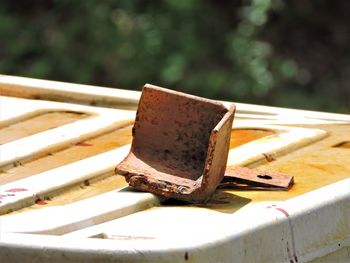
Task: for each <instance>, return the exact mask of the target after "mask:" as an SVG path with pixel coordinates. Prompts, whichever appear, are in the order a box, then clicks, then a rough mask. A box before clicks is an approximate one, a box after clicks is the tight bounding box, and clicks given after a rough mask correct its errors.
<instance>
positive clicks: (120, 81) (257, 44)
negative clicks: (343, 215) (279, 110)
mask: <svg viewBox="0 0 350 263" xmlns="http://www.w3.org/2000/svg"><path fill="white" fill-rule="evenodd" d="M349 11H350V5H349V4H347V1H335V2H334V1H332V2H330V1H326V0H319V1H316V0H311V1H282V0H250V1H214V0H212V1H209V0H207V1H199V0H165V1H144V0H135V1H128V0H119V1H116V0H115V1H97V0H86V1H68V0H33V1H25V0H21V1H2V2H0V39H1V43H0V73H2V74H10V75H19V76H28V77H34V78H44V79H53V80H61V81H68V82H76V83H86V84H94V85H104V86H110V87H118V88H127V89H136V90H138V89H140V87H141V86H142V85H143V84H144V83H152V84H155V85H160V86H164V87H168V88H172V89H176V90H180V91H185V92H188V93H192V94H197V95H200V96H204V97H209V98H216V99H224V100H231V101H241V102H247V103H259V104H268V105H277V106H285V107H295V108H308V109H316V110H328V111H338V112H347V113H349V112H350V88H349V84H350V76H349V75H350V74H349V73H350V61H349V58H350V50H349V49H348V46H349V44H350V43H349V42H350V39H349V30H348V29H349V28H348V27H349V25H350V21H349V20H350V19H349V16H348V15H347V13H348V12H349Z"/></svg>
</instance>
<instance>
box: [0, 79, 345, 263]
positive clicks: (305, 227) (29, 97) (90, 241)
mask: <svg viewBox="0 0 350 263" xmlns="http://www.w3.org/2000/svg"><path fill="white" fill-rule="evenodd" d="M0 91H1V95H2V96H1V97H0V134H1V128H6V127H8V126H9V125H12V124H16V123H19V122H21V121H23V120H25V119H28V118H30V117H32V116H37V115H38V114H43V113H46V112H52V111H56V112H78V113H84V114H87V115H88V116H87V117H86V118H82V119H79V120H76V121H74V122H71V123H68V124H65V125H61V126H59V127H56V128H53V129H49V130H44V131H42V132H39V133H36V134H32V135H30V136H26V137H23V138H20V139H16V140H13V141H10V142H8V143H5V144H3V145H0V167H2V169H3V170H2V171H0V180H1V176H5V175H6V176H8V177H9V178H10V179H11V175H12V174H11V173H13V174H15V173H16V171H15V168H16V165H19V166H24V167H25V166H26V164H28V163H29V164H30V163H31V162H35V160H39V161H40V158H43V157H44V156H47V155H53V154H55V153H57V152H59V151H61V150H63V149H67V148H69V147H72V145H79V144H80V145H83V146H84V145H85V146H89V145H90V144H89V143H85V141H87V140H92V139H94V138H96V137H98V136H102V135H104V134H106V133H109V132H113V131H118V130H120V129H123V128H124V127H127V126H128V125H130V124H132V122H133V118H134V114H135V111H134V110H135V109H136V105H137V100H138V98H139V93H137V92H129V91H122V90H116V89H108V88H99V87H91V86H83V85H76V84H69V83H60V82H52V81H44V80H34V79H27V78H19V77H11V76H1V75H0ZM53 100H55V101H53ZM67 101H70V103H67ZM93 105H98V106H99V107H97V106H93ZM237 110H238V111H237V115H236V119H235V121H234V126H233V128H234V129H235V130H252V129H253V130H255V129H256V130H261V131H272V134H270V135H268V136H265V137H262V138H259V139H254V140H250V141H247V142H245V143H243V144H241V145H239V146H237V147H234V148H232V149H231V150H230V153H229V159H228V165H248V166H258V165H272V166H275V169H280V170H283V169H286V171H288V172H289V173H292V172H293V169H292V170H291V168H290V167H289V168H288V167H287V166H288V163H293V162H295V163H296V165H299V163H298V160H299V159H298V158H300V160H302V159H303V156H305V158H309V159H310V158H313V156H312V153H311V154H310V151H313V148H312V147H313V145H316V144H317V145H319V146H317V147H318V148H317V149H316V150H317V151H319V152H320V153H319V155H317V154H316V150H315V157H314V159H315V160H314V162H312V163H310V165H313V166H314V169H317V160H318V159H317V158H321V157H322V156H321V155H320V154H327V151H325V153H324V152H322V151H321V150H322V149H323V148H322V147H324V148H325V147H333V146H334V143H335V142H338V141H339V140H340V142H341V141H348V140H349V137H348V134H349V133H348V134H346V132H343V133H341V132H339V131H338V130H334V131H333V130H332V129H328V128H327V127H333V126H334V127H335V128H334V129H336V128H337V127H340V125H342V126H341V127H345V128H348V129H349V125H350V116H349V115H341V114H330V113H319V112H309V111H300V110H290V109H279V108H273V107H265V106H255V105H247V104H237ZM349 131H350V129H349ZM336 132H337V134H338V133H339V135H337V136H338V137H337V138H335V134H336ZM344 134H345V135H344ZM84 143H85V144H84ZM128 143H129V142H126V143H125V144H123V145H120V146H118V147H115V148H112V149H108V150H105V151H102V152H99V153H98V154H95V155H92V156H89V157H87V158H81V159H78V160H76V159H74V160H73V161H72V162H68V163H65V164H63V165H61V166H58V167H55V168H48V169H43V170H42V171H40V172H37V173H33V174H30V176H25V175H24V176H22V177H21V178H19V179H16V180H8V181H6V182H5V183H2V184H1V185H0V201H1V203H0V214H1V216H0V259H1V260H0V262H114V261H121V262H186V261H189V262H311V261H315V262H327V261H322V260H326V259H327V258H328V259H329V260H330V261H333V259H334V261H335V260H337V262H349V261H350V255H349V247H350V205H349V204H350V179H349V177H350V174H349V173H348V172H349V171H350V162H348V163H345V164H344V165H345V166H344V167H340V164H341V163H342V161H341V160H335V161H334V163H333V162H332V158H333V159H334V158H342V159H345V160H347V159H346V158H348V157H349V158H348V160H350V154H349V152H350V149H337V148H334V147H333V148H332V152H337V153H339V157H337V156H330V157H329V167H330V169H333V170H331V172H333V171H334V175H332V176H330V177H325V178H323V177H322V176H323V173H325V171H322V172H321V170H320V169H321V168H322V167H321V166H320V165H319V166H318V169H319V173H317V172H313V171H314V170H312V171H311V172H310V171H308V172H307V171H306V170H305V174H306V175H305V176H303V174H302V172H300V171H302V170H303V167H296V171H295V172H296V174H297V175H298V176H296V186H295V191H294V190H293V189H292V191H290V192H279V193H276V192H273V193H271V192H254V191H251V192H248V193H246V192H237V191H236V192H235V191H225V190H218V191H217V193H216V194H215V196H214V197H213V200H212V201H211V202H209V203H208V204H205V205H201V206H198V205H183V204H182V205H181V204H176V203H175V204H172V203H170V204H169V203H167V202H166V201H165V200H162V199H160V198H158V197H157V196H155V195H152V194H149V193H141V192H136V191H133V190H132V189H130V188H129V187H127V186H126V185H125V183H123V182H122V181H121V178H120V177H119V176H115V175H113V168H114V167H115V165H116V164H117V163H118V162H119V161H120V160H122V158H124V157H125V155H126V154H127V152H128V150H129V147H130V146H129V145H128ZM87 148H88V147H85V148H84V147H82V148H81V151H83V150H85V149H87ZM323 157H324V156H323ZM275 159H278V161H276V162H274V161H273V160H275ZM326 159H327V158H326ZM53 160H55V159H53ZM266 160H269V161H273V162H271V164H270V163H267V161H266ZM274 163H276V164H274ZM301 165H302V164H300V166H301ZM320 167H321V168H320ZM332 167H333V168H332ZM12 168H13V169H12ZM287 168H288V169H287ZM11 169H12V170H11ZM315 171H317V170H315ZM328 172H329V171H328ZM298 180H299V181H298ZM322 180H323V181H322Z"/></svg>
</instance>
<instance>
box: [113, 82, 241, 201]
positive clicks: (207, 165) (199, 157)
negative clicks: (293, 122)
mask: <svg viewBox="0 0 350 263" xmlns="http://www.w3.org/2000/svg"><path fill="white" fill-rule="evenodd" d="M234 112H235V106H234V105H233V104H232V105H231V106H230V107H229V108H227V107H225V106H224V105H223V104H222V103H220V102H217V101H213V100H209V99H204V98H200V97H197V96H192V95H188V94H185V93H181V92H176V91H172V90H168V89H164V88H160V87H156V86H153V85H149V84H146V85H145V86H144V87H143V89H142V95H141V99H140V102H139V105H138V109H137V113H136V119H135V123H134V127H133V130H132V135H133V141H132V146H131V150H130V152H129V154H128V156H127V157H126V158H125V159H124V160H123V161H122V162H121V163H120V164H118V166H117V167H116V173H118V174H120V175H123V176H124V177H125V178H126V181H127V182H128V183H129V185H131V186H132V187H134V188H136V189H139V190H143V191H148V192H152V193H155V194H158V195H161V196H164V197H170V198H175V199H179V200H184V201H188V202H202V201H205V200H207V199H208V198H210V196H211V195H212V194H213V192H214V191H215V189H216V188H217V186H218V185H219V183H220V182H221V180H222V179H223V177H224V173H225V169H226V162H227V156H228V151H229V144H230V133H231V128H232V122H233V118H234Z"/></svg>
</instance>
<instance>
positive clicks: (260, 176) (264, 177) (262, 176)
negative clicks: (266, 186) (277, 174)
mask: <svg viewBox="0 0 350 263" xmlns="http://www.w3.org/2000/svg"><path fill="white" fill-rule="evenodd" d="M258 177H259V178H261V179H266V180H271V179H272V177H271V176H270V175H258Z"/></svg>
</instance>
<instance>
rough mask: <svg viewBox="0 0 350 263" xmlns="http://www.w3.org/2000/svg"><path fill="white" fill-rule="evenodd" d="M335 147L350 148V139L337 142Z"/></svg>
mask: <svg viewBox="0 0 350 263" xmlns="http://www.w3.org/2000/svg"><path fill="white" fill-rule="evenodd" d="M333 147H336V148H348V149H349V148H350V141H344V142H340V143H337V144H335V145H333Z"/></svg>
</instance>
